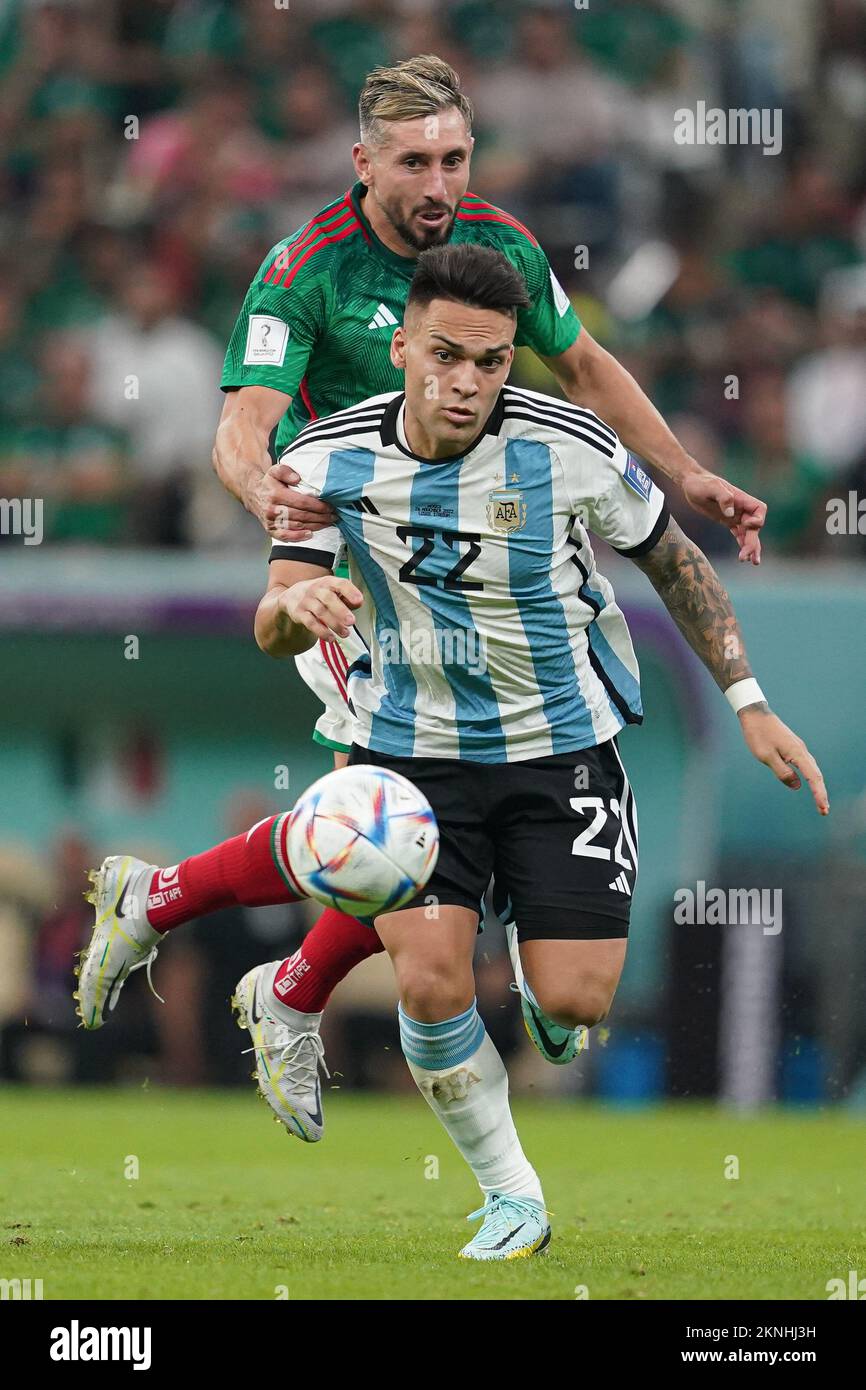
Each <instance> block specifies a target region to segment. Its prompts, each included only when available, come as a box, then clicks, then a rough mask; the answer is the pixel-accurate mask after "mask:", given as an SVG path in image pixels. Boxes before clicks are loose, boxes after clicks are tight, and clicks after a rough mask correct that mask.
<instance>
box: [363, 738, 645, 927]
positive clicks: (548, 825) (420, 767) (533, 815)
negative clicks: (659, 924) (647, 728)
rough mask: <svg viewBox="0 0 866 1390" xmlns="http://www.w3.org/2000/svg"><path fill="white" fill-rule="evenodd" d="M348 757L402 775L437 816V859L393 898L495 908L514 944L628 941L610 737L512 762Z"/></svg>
mask: <svg viewBox="0 0 866 1390" xmlns="http://www.w3.org/2000/svg"><path fill="white" fill-rule="evenodd" d="M349 762H350V763H372V764H374V765H376V766H379V767H385V768H390V769H392V770H393V771H394V772H401V773H402V774H403V776H404V777H408V778H409V780H410V781H411V782H414V783H415V785H416V786H417V787H418V788H419V790H420V791H422V792H423V793H424V795H425V796H426V797H427V800H428V801H429V802H430V805H431V806H432V807H433V810H434V812H435V814H436V819H437V821H438V822H439V836H440V846H439V859H438V861H437V864H436V868H435V870H434V871H433V876H432V878H431V879H430V882H429V883H428V884H427V885H426V887H425V888H424V890H423V891H422V892H421V893H419V894H418V895H417V897H415V898H413V899H412V900H411V901H410V902H408V903H405V904H404V908H403V909H401V911H402V910H405V908H408V907H423V906H426V905H427V904H429V902H430V899H431V898H433V899H435V900H437V901H438V902H439V903H441V904H443V905H444V904H450V905H455V906H458V907H468V908H471V909H472V910H473V911H475V912H479V913H480V911H481V903H482V899H483V897H484V894H485V892H486V891H487V886H488V884H489V882H490V879H491V877H493V878H494V880H495V887H494V907H495V908H496V910H497V912H498V913H499V915H500V916H502V917H503V920H511V919H513V920H514V921H515V922H516V923H517V934H518V938H519V939H520V940H521V941H529V940H533V939H550V938H552V939H560V940H601V939H603V938H607V937H625V936H628V925H629V912H630V909H631V896H632V893H633V891H634V885H635V880H636V878H637V852H638V839H637V812H636V808H635V803H634V796H633V794H632V791H631V787H630V785H629V782H628V778H627V777H626V774H625V769H624V768H623V765H622V762H621V761H620V757H619V753H618V751H617V747H616V740H615V739H610V740H609V741H608V742H607V743H602V744H600V745H599V746H598V747H596V748H583V749H581V750H580V751H578V752H575V753H557V754H554V755H553V756H552V757H547V758H533V759H530V760H528V761H526V762H518V763H495V764H494V763H470V762H460V761H457V760H456V759H452V758H395V757H392V756H391V755H390V754H389V753H376V752H374V751H373V750H372V749H368V748H361V747H359V746H358V745H357V744H353V746H352V750H351V752H350V754H349Z"/></svg>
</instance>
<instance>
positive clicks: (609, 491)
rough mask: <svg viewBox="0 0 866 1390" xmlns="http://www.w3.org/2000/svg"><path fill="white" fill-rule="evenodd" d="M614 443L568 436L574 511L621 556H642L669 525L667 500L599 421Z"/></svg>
mask: <svg viewBox="0 0 866 1390" xmlns="http://www.w3.org/2000/svg"><path fill="white" fill-rule="evenodd" d="M598 428H601V429H604V430H605V431H606V432H607V437H610V442H609V443H608V442H607V438H606V441H605V448H606V450H610V449H612V450H613V453H612V457H608V453H607V452H600V451H599V449H598V448H597V447H596V446H595V445H594V444H587V443H583V442H582V441H578V440H574V441H573V443H572V441H571V440H569V445H570V446H571V447H569V448H568V449H567V450H566V451H565V457H564V458H563V463H564V467H565V469H566V481H567V483H568V484H569V486H570V495H571V498H572V505H573V507H574V510H575V514H576V515H577V516H578V518H579V519H580V521H581V522H582V523H583V525H585V526H586V527H587V529H588V530H590V531H592V532H593V534H594V535H596V536H599V537H600V538H601V540H603V541H607V543H608V545H611V546H613V548H614V550H618V551H619V552H620V554H621V555H628V556H630V557H635V556H638V555H644V554H646V552H647V551H648V550H652V548H653V546H654V545H656V544H657V543H658V541H659V538H660V537H661V535H662V532H663V531H664V529H665V527H666V526H667V524H668V520H669V516H670V514H669V512H668V505H667V500H666V498H665V495H664V493H663V492H662V490H661V488H660V487H657V486H656V484H655V483H654V482H653V480H652V478H651V477H650V475H649V473H647V472H646V470H645V469H644V468H643V467H642V466H641V464H640V463H639V462H638V460H637V459H636V458H635V457H634V455H633V454H630V453H629V451H628V449H626V447H625V445H624V444H623V443H622V441H621V440H620V439H618V438H617V436H616V435H615V434H614V433H613V430H611V429H610V427H609V426H607V425H602V423H601V422H600V421H599V422H598Z"/></svg>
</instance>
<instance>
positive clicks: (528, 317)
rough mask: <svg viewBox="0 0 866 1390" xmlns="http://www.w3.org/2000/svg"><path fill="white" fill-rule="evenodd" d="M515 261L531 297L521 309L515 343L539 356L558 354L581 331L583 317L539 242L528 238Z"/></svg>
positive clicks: (556, 355) (568, 346)
mask: <svg viewBox="0 0 866 1390" xmlns="http://www.w3.org/2000/svg"><path fill="white" fill-rule="evenodd" d="M514 261H515V264H516V265H517V268H518V270H519V271H520V272H521V274H522V275H523V278H524V279H525V281H526V287H527V289H528V290H529V295H530V298H531V300H532V304H531V306H530V307H529V308H528V309H521V310H520V311H519V312H518V315H517V333H516V335H515V338H514V341H515V344H516V345H517V346H518V347H529V348H532V350H533V352H536V353H538V355H539V357H558V356H559V354H560V353H561V352H565V351H566V350H567V349H568V348H570V347H571V345H572V343H573V342H574V341H575V339H576V338H577V336H578V334H579V333H580V319H579V318H578V317H577V314H576V313H575V312H574V310H573V308H572V307H571V301H570V300H569V298H568V295H567V294H566V293H565V290H564V289H563V288H562V285H561V284H560V283H559V281H558V280H557V278H556V276H555V275H554V273H553V271H552V270H551V268H550V262H549V261H548V259H547V257H546V255H545V254H544V252H543V251H542V249H541V247H540V246H537V245H533V244H532V243H531V242H529V241H527V242H526V244H525V246H522V247H521V248H520V250H519V251H518V252H517V253H516V254H515V256H514Z"/></svg>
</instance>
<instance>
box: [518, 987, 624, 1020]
mask: <svg viewBox="0 0 866 1390" xmlns="http://www.w3.org/2000/svg"><path fill="white" fill-rule="evenodd" d="M535 997H536V999H537V1000H538V1002H539V1004H540V1006H541V1008H542V1010H543V1011H544V1013H545V1014H546V1015H547V1017H548V1018H549V1019H552V1021H553V1022H554V1023H558V1024H559V1026H560V1027H561V1028H580V1027H584V1028H593V1027H595V1025H596V1024H597V1023H601V1022H602V1020H603V1019H605V1018H607V1014H608V1010H609V1009H610V1005H611V1001H612V999H613V991H612V990H611V989H610V988H609V987H608V986H607V985H604V984H602V983H601V982H599V983H598V984H593V983H591V982H587V983H583V982H582V983H581V985H580V986H579V987H578V988H568V985H567V982H566V984H565V985H561V986H560V985H556V984H552V985H551V986H550V987H549V988H547V989H543V990H541V991H540V992H536V996H535Z"/></svg>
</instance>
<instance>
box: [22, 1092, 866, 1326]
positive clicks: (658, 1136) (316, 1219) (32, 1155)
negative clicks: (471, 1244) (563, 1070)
mask: <svg viewBox="0 0 866 1390" xmlns="http://www.w3.org/2000/svg"><path fill="white" fill-rule="evenodd" d="M326 1103H327V1119H328V1131H327V1135H326V1138H325V1140H324V1142H323V1143H321V1144H318V1145H310V1146H305V1145H303V1144H300V1143H298V1142H297V1141H296V1140H294V1139H290V1138H289V1137H288V1136H287V1135H286V1134H285V1133H284V1131H283V1130H282V1129H280V1128H279V1127H278V1126H277V1125H276V1124H271V1123H269V1119H268V1114H267V1112H266V1110H265V1108H264V1106H262V1105H258V1104H256V1103H255V1100H254V1096H253V1094H252V1089H251V1092H250V1093H249V1094H246V1093H243V1092H240V1093H236V1092H207V1093H186V1092H172V1091H166V1090H159V1089H155V1088H144V1089H136V1090H123V1091H100V1092H96V1091H65V1092H62V1093H59V1092H47V1091H21V1090H17V1089H6V1090H5V1091H3V1092H2V1093H0V1112H2V1117H3V1123H2V1136H0V1246H2V1250H0V1278H15V1277H19V1278H30V1279H38V1278H41V1279H42V1280H43V1290H44V1297H45V1298H46V1299H64V1300H65V1299H113V1298H135V1299H163V1298H165V1299H274V1298H277V1297H288V1298H289V1299H291V1300H298V1299H310V1298H312V1299H406V1298H408V1299H440V1300H441V1299H533V1300H535V1299H540V1300H572V1299H574V1298H575V1297H577V1296H581V1290H582V1288H585V1290H586V1294H584V1295H583V1296H588V1297H589V1298H590V1299H692V1298H699V1299H723V1298H733V1299H761V1300H763V1299H777V1298H781V1299H817V1300H821V1299H826V1297H827V1292H826V1284H827V1280H828V1279H832V1278H843V1279H847V1277H848V1271H849V1270H851V1269H856V1270H859V1271H861V1272H862V1273H866V1214H864V1207H863V1202H862V1194H863V1152H864V1139H866V1134H864V1129H866V1126H864V1123H863V1121H862V1120H857V1119H856V1118H854V1117H848V1116H846V1115H844V1114H840V1113H838V1112H834V1113H828V1112H824V1113H819V1114H811V1113H809V1114H802V1113H797V1112H790V1111H789V1112H770V1113H765V1114H764V1115H762V1116H760V1117H757V1118H750V1119H743V1118H741V1117H739V1116H736V1115H733V1114H728V1113H726V1112H723V1111H719V1110H711V1109H708V1108H698V1107H694V1106H665V1107H660V1108H653V1109H641V1110H633V1111H613V1110H610V1109H604V1108H602V1107H600V1106H598V1105H596V1104H589V1103H579V1102H570V1103H569V1102H551V1101H545V1102H541V1103H535V1102H532V1103H518V1104H516V1106H515V1114H516V1119H517V1123H518V1126H519V1128H520V1131H521V1136H522V1138H523V1142H524V1147H525V1148H526V1151H527V1153H528V1154H529V1156H530V1157H531V1159H532V1160H533V1162H534V1163H535V1165H536V1167H537V1168H538V1169H539V1171H540V1173H541V1176H542V1179H543V1181H544V1185H545V1196H546V1199H547V1202H548V1206H549V1207H550V1209H551V1211H552V1212H553V1213H554V1215H553V1230H554V1236H553V1242H552V1244H551V1247H550V1249H549V1251H548V1252H547V1254H546V1255H544V1256H542V1257H539V1258H534V1259H531V1260H515V1261H512V1262H509V1263H505V1264H492V1265H491V1264H488V1265H475V1264H469V1263H465V1262H463V1261H458V1260H457V1259H456V1258H455V1256H456V1253H457V1250H458V1249H459V1248H460V1246H461V1245H462V1243H463V1241H464V1240H465V1239H466V1238H467V1237H468V1236H469V1235H470V1234H471V1232H472V1231H473V1230H474V1229H475V1227H474V1226H472V1227H470V1226H469V1225H467V1224H466V1222H465V1221H464V1220H463V1219H462V1218H463V1217H464V1216H465V1215H466V1213H467V1212H469V1211H470V1210H472V1209H473V1208H474V1207H475V1206H477V1205H480V1201H479V1200H478V1193H477V1189H476V1188H475V1185H474V1182H473V1180H472V1178H471V1175H470V1174H469V1172H468V1170H467V1169H466V1168H465V1167H464V1165H463V1163H462V1160H461V1159H460V1158H459V1156H458V1155H457V1154H456V1152H454V1151H453V1150H452V1149H451V1147H450V1145H449V1143H448V1141H447V1139H446V1136H445V1134H444V1132H443V1131H442V1130H440V1128H439V1126H438V1125H437V1123H436V1121H435V1119H434V1118H433V1116H432V1115H431V1114H430V1113H429V1112H428V1110H427V1108H426V1106H425V1105H424V1104H423V1102H422V1101H421V1099H420V1097H419V1098H416V1097H414V1096H407V1097H405V1098H404V1097H400V1098H394V1099H381V1098H376V1099H367V1098H365V1097H362V1096H354V1097H350V1096H347V1095H339V1094H334V1093H331V1094H328V1093H327V1092H326ZM731 1155H733V1156H735V1157H736V1159H737V1160H738V1162H739V1174H740V1176H739V1178H737V1179H734V1178H726V1177H725V1171H726V1168H727V1170H728V1171H729V1172H730V1171H732V1168H733V1164H732V1162H731V1160H730V1158H729V1156H731ZM136 1164H137V1172H138V1176H137V1177H132V1176H130V1175H131V1174H133V1173H135V1171H136ZM437 1166H438V1177H436V1176H432V1174H434V1173H435V1172H436V1171H437ZM425 1174H431V1176H429V1177H428V1176H425Z"/></svg>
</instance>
